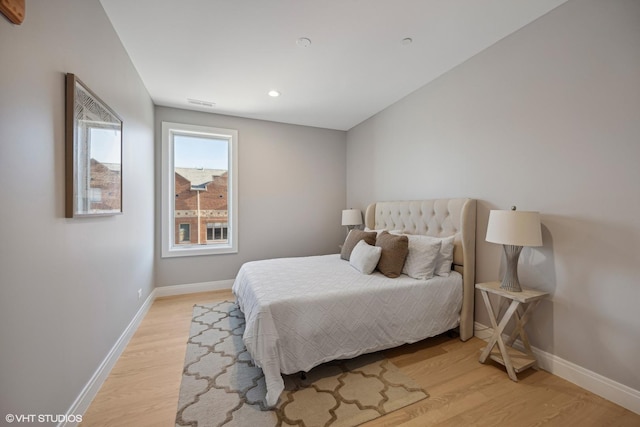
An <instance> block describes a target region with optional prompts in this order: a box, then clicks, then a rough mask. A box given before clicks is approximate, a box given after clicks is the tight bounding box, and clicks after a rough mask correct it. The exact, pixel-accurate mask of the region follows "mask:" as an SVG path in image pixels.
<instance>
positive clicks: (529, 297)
mask: <svg viewBox="0 0 640 427" xmlns="http://www.w3.org/2000/svg"><path fill="white" fill-rule="evenodd" d="M476 289H479V290H480V292H481V294H482V299H483V300H484V304H485V306H486V307H487V312H488V313H489V319H490V320H491V327H492V328H493V335H492V336H491V339H489V343H488V344H487V346H486V347H485V348H484V350H482V353H481V354H480V363H485V362H486V361H487V358H491V359H492V360H494V361H496V362H498V363H500V364H502V365H504V367H505V368H507V373H508V374H509V378H511V379H512V380H513V381H518V377H517V376H516V374H517V373H519V372H522V371H524V370H525V369H527V368H530V367H532V366H534V367H537V362H536V358H535V356H534V355H533V352H532V351H531V345H530V344H529V338H527V333H526V332H525V330H524V326H525V324H526V323H527V321H528V320H529V319H530V318H531V313H533V311H534V310H535V308H536V306H537V305H538V303H539V302H540V301H541V300H542V299H543V298H545V297H546V296H547V295H548V293H547V292H542V291H536V290H532V289H523V290H522V292H511V291H506V290H504V289H500V282H487V283H477V284H476ZM489 294H494V295H498V296H499V297H500V306H499V308H498V311H497V314H498V316H499V315H500V312H501V311H502V307H503V306H504V305H505V304H509V307H508V308H507V310H506V311H505V312H504V315H502V317H501V318H500V319H497V318H496V313H495V312H494V311H493V307H492V305H491V301H490V300H489ZM512 317H513V318H514V320H515V323H516V324H515V327H514V329H513V332H512V333H511V336H510V337H509V339H507V341H506V342H505V341H504V340H503V339H502V333H503V331H504V328H505V326H507V323H509V319H511V318H512ZM518 336H520V339H521V341H522V344H523V345H524V352H522V351H519V350H517V349H515V348H513V343H514V342H515V340H516V339H517V338H518ZM496 345H497V348H496Z"/></svg>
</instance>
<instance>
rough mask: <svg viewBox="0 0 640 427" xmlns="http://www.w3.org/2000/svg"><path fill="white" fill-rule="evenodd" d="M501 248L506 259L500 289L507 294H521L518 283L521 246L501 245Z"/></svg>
mask: <svg viewBox="0 0 640 427" xmlns="http://www.w3.org/2000/svg"><path fill="white" fill-rule="evenodd" d="M502 247H503V248H504V255H505V256H506V257H507V271H506V272H505V273H504V277H503V278H502V282H501V283H500V289H504V290H505V291H509V292H522V288H521V287H520V281H519V280H518V258H520V252H521V251H522V246H515V245H502Z"/></svg>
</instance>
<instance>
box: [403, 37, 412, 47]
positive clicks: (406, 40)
mask: <svg viewBox="0 0 640 427" xmlns="http://www.w3.org/2000/svg"><path fill="white" fill-rule="evenodd" d="M411 43H413V39H412V38H411V37H406V38H404V39H402V44H403V45H404V46H407V45H410V44H411Z"/></svg>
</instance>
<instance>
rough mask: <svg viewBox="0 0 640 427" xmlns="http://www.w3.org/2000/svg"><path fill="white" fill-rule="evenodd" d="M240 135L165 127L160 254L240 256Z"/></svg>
mask: <svg viewBox="0 0 640 427" xmlns="http://www.w3.org/2000/svg"><path fill="white" fill-rule="evenodd" d="M237 143H238V132H237V131H235V130H230V129H219V128H212V127H207V126H194V125H185V124H178V123H169V122H163V123H162V256H163V257H175V256H189V255H210V254H222V253H235V252H238V238H237V236H238V225H237V224H238V221H237V218H238V209H237V202H238V197H237V188H238V187H237V169H238V168H237V164H238V160H237V155H238V154H237V153H238V150H237Z"/></svg>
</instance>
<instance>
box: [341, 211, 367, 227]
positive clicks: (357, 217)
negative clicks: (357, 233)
mask: <svg viewBox="0 0 640 427" xmlns="http://www.w3.org/2000/svg"><path fill="white" fill-rule="evenodd" d="M360 224H362V213H361V212H360V209H345V210H343V211H342V225H360Z"/></svg>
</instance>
